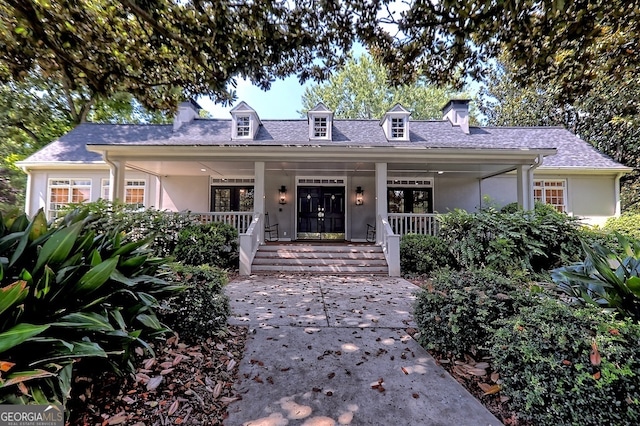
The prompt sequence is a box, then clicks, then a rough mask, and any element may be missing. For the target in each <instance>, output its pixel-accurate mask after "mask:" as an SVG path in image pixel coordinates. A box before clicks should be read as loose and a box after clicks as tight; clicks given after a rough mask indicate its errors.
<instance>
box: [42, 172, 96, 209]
mask: <svg viewBox="0 0 640 426" xmlns="http://www.w3.org/2000/svg"><path fill="white" fill-rule="evenodd" d="M90 199H91V179H49V208H48V210H47V215H48V217H49V219H56V218H57V217H58V215H59V212H60V210H63V209H64V208H66V207H67V206H68V205H69V204H78V203H82V202H85V201H89V200H90Z"/></svg>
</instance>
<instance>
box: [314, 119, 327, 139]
mask: <svg viewBox="0 0 640 426" xmlns="http://www.w3.org/2000/svg"><path fill="white" fill-rule="evenodd" d="M313 137H314V138H326V137H327V117H315V118H314V119H313Z"/></svg>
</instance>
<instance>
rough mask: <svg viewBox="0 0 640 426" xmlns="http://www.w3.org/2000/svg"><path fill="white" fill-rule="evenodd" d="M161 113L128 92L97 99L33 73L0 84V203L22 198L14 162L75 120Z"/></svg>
mask: <svg viewBox="0 0 640 426" xmlns="http://www.w3.org/2000/svg"><path fill="white" fill-rule="evenodd" d="M167 118H168V117H167V116H166V114H163V113H160V112H154V113H150V112H148V111H146V110H145V109H144V108H142V106H141V105H140V103H139V102H137V101H136V100H135V99H134V98H133V97H132V96H131V95H128V94H123V93H116V94H114V95H113V96H112V97H111V98H110V99H102V98H100V97H99V96H97V95H90V94H88V93H86V91H84V92H83V91H80V90H76V91H70V90H69V89H68V87H66V86H65V85H63V84H59V83H58V82H56V81H53V80H50V79H47V78H44V77H43V76H42V74H39V73H36V72H31V73H29V75H27V76H26V77H25V78H24V79H22V80H20V81H14V80H9V81H7V82H6V83H4V84H0V174H2V179H0V203H4V204H11V205H20V204H21V203H22V202H23V197H24V187H25V183H26V182H25V175H24V173H23V172H22V171H21V170H20V169H19V168H18V167H16V166H15V163H16V162H17V161H20V160H23V159H24V158H26V157H27V156H29V155H31V154H32V153H34V152H35V151H37V150H38V149H40V148H42V147H43V146H45V145H46V144H48V143H49V142H51V141H52V140H54V139H56V138H58V137H60V136H61V135H63V134H64V133H66V132H68V131H69V130H71V129H72V128H73V126H74V125H76V124H78V123H79V122H81V121H84V120H86V119H89V120H91V121H94V122H107V123H132V122H135V123H138V122H141V121H146V122H166V121H167Z"/></svg>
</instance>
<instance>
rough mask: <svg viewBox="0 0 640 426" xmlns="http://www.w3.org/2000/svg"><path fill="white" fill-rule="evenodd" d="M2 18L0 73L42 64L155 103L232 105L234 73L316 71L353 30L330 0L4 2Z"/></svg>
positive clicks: (73, 79)
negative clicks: (195, 100)
mask: <svg viewBox="0 0 640 426" xmlns="http://www.w3.org/2000/svg"><path fill="white" fill-rule="evenodd" d="M300 3H301V4H302V3H306V2H300ZM321 13H328V14H330V15H327V16H325V17H322V16H320V14H321ZM0 16H1V19H2V21H1V25H2V27H3V31H2V32H0V40H1V41H2V43H3V44H4V47H5V49H3V51H2V52H0V63H1V64H2V67H0V75H2V74H3V75H4V78H5V79H6V78H7V77H8V76H9V75H11V76H13V77H21V76H22V75H24V73H27V72H29V71H30V70H33V69H34V68H36V67H38V68H40V69H41V70H42V72H43V73H44V75H45V76H46V77H48V78H55V79H56V80H59V81H65V82H66V84H69V86H70V88H71V89H76V88H77V87H83V88H86V89H87V90H88V91H89V92H90V93H96V94H99V95H107V96H108V95H110V94H113V93H117V92H126V93H131V94H132V95H134V96H135V97H136V99H138V100H139V101H141V102H142V104H143V105H144V106H146V107H149V108H151V109H157V108H162V109H174V108H175V106H176V105H177V100H178V99H179V98H182V97H193V96H195V95H210V96H212V97H213V98H215V99H216V100H218V101H228V100H230V99H232V98H233V93H232V92H229V91H228V90H227V89H228V86H229V85H230V84H233V82H234V80H233V79H234V78H235V77H237V76H241V77H245V78H248V79H250V80H251V81H253V82H254V83H256V84H258V85H259V86H260V87H263V88H268V87H269V85H270V83H271V81H272V79H273V78H274V77H276V76H285V75H289V74H291V73H293V72H299V73H300V75H301V78H308V77H309V76H310V75H311V74H312V73H314V72H315V73H316V74H318V73H320V74H321V73H322V70H323V67H326V68H331V67H333V66H334V65H335V59H336V57H339V56H340V55H336V53H335V51H334V48H338V49H340V50H343V51H345V52H346V51H348V50H349V48H350V43H351V42H350V38H351V36H347V34H351V33H352V31H351V30H349V31H348V32H347V33H346V34H343V33H342V32H341V31H339V30H338V27H340V28H343V27H344V26H347V27H350V25H351V24H350V15H349V13H347V12H346V11H343V10H342V8H341V7H340V5H338V4H333V2H326V3H324V7H323V8H322V9H321V10H316V8H315V2H314V4H308V5H306V6H305V7H301V8H298V7H296V6H295V5H294V7H290V6H289V4H288V3H287V2H262V1H258V2H242V1H238V2H230V1H226V0H214V1H204V0H194V1H173V0H144V1H136V0H121V1H117V2H114V1H112V0H59V1H56V2H48V1H47V2H43V1H37V0H2V1H1V2H0ZM328 17H330V18H331V19H328ZM323 60H324V61H323ZM318 61H320V62H321V63H320V64H319V63H318Z"/></svg>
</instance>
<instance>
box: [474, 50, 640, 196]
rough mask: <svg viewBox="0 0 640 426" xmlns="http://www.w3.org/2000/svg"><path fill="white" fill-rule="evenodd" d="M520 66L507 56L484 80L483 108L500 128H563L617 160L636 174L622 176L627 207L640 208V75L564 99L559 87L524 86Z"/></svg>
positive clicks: (603, 81)
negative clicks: (518, 76) (519, 77)
mask: <svg viewBox="0 0 640 426" xmlns="http://www.w3.org/2000/svg"><path fill="white" fill-rule="evenodd" d="M517 69H518V66H517V65H516V64H515V63H514V62H512V61H510V60H509V58H508V56H503V62H500V63H496V64H495V67H494V69H493V70H492V71H491V72H490V73H489V75H488V77H487V79H486V80H485V81H484V87H483V89H482V90H481V92H480V97H479V109H480V111H481V112H482V113H483V114H484V116H485V117H487V120H488V122H489V124H491V125H498V126H536V125H543V126H547V125H555V126H564V127H566V128H567V129H569V130H571V131H572V132H573V133H575V134H577V135H579V136H580V137H581V138H583V139H584V140H586V141H587V142H589V143H590V144H592V145H593V146H594V147H595V148H596V149H598V150H599V151H601V152H603V153H605V154H607V155H608V156H610V157H611V158H613V159H614V160H616V161H618V162H620V163H622V164H625V165H627V166H629V167H634V168H636V170H635V171H634V172H633V173H631V174H629V175H626V176H625V177H623V179H622V183H623V188H622V201H623V208H624V209H638V208H640V191H639V189H640V176H639V174H638V170H637V168H638V165H639V164H640V103H639V102H638V99H640V77H638V76H637V75H635V74H627V75H626V76H625V77H624V79H622V80H617V79H616V78H615V77H612V76H600V77H598V80H597V81H596V82H595V83H596V84H594V87H593V88H592V89H590V90H589V91H587V92H585V93H584V94H582V95H580V96H579V97H576V98H575V100H573V101H572V102H568V101H566V99H567V96H565V95H564V94H563V91H564V90H565V88H563V87H562V86H561V85H559V84H555V85H554V84H542V83H539V84H530V85H528V86H525V87H520V86H519V85H518V84H517V82H516V80H515V79H514V74H516V73H517V72H518V71H517Z"/></svg>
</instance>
